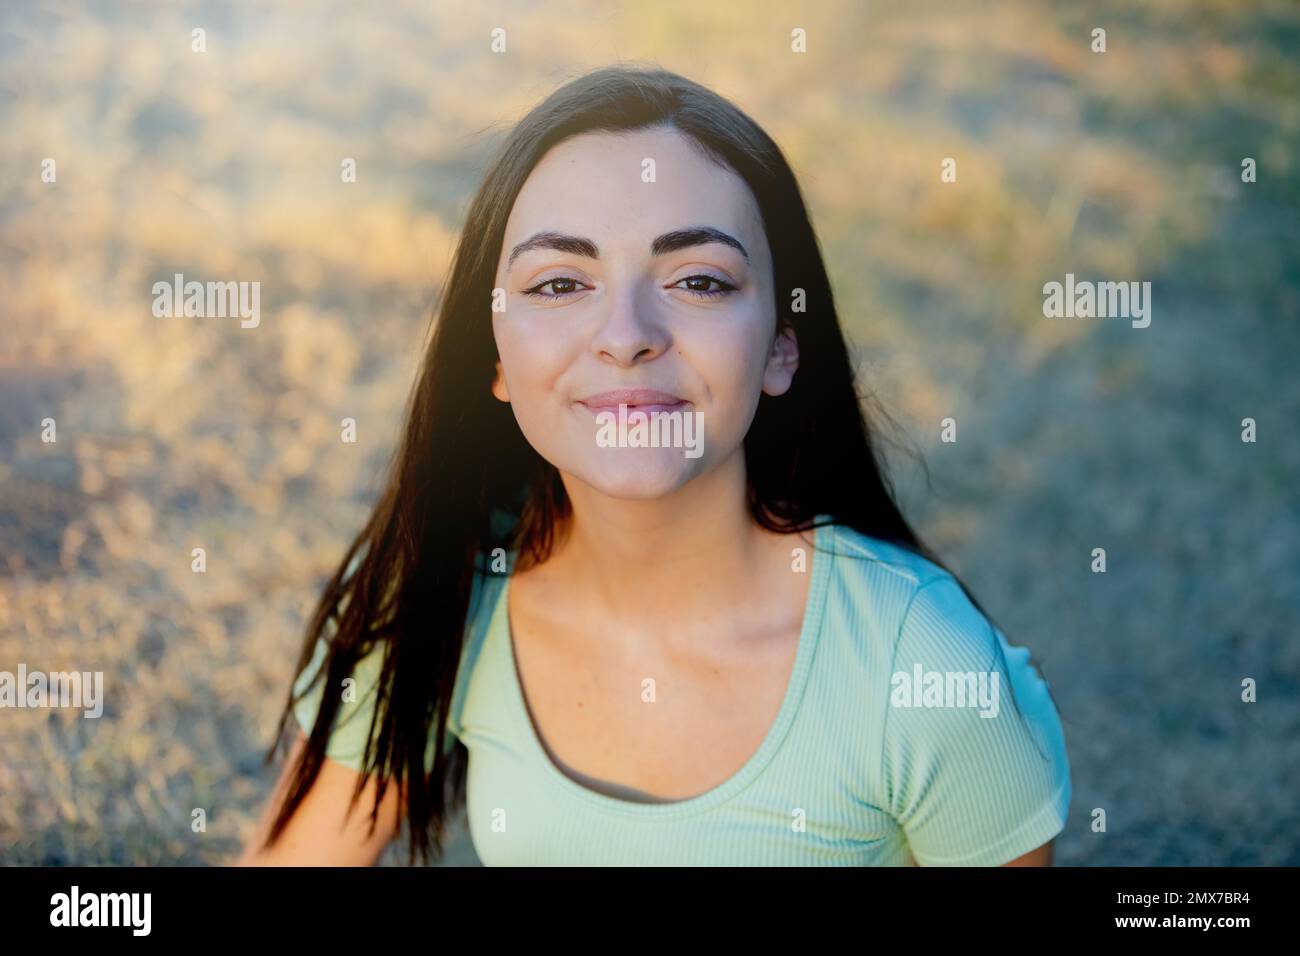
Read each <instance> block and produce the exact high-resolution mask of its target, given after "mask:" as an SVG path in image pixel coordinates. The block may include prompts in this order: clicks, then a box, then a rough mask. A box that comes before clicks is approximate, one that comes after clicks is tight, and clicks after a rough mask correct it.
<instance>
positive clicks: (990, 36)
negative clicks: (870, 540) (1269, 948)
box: [0, 0, 1300, 865]
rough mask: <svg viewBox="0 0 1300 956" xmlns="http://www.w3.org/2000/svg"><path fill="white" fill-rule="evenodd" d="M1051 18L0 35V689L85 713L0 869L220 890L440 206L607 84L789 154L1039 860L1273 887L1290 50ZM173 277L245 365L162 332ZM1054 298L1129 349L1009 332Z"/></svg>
mask: <svg viewBox="0 0 1300 956" xmlns="http://www.w3.org/2000/svg"><path fill="white" fill-rule="evenodd" d="M1082 6H1083V5H1076V4H1069V3H1056V4H1050V3H1026V2H1004V3H1000V4H997V5H996V9H992V10H988V9H984V7H983V5H978V6H977V5H968V4H958V3H951V4H943V5H939V4H934V5H928V4H913V3H907V4H902V3H900V4H884V3H870V4H864V3H847V2H846V3H818V4H800V3H730V2H725V3H698V2H657V3H654V4H627V5H617V8H616V5H612V4H606V3H600V2H590V3H579V2H573V3H546V4H537V3H526V2H519V3H513V4H512V3H499V4H492V5H485V6H484V7H483V8H480V5H473V4H470V5H464V4H452V3H438V2H433V3H431V2H409V3H385V4H382V5H380V6H375V7H374V8H373V9H368V10H367V12H366V13H365V14H364V15H361V16H357V15H353V14H350V13H348V12H347V8H346V7H345V6H342V5H340V6H338V7H337V8H336V9H335V10H334V11H333V12H329V10H328V8H326V9H322V8H321V5H318V4H315V3H308V2H301V3H280V4H276V5H275V9H274V10H272V9H270V5H262V4H251V3H250V4H226V3H193V4H167V5H165V9H155V5H154V4H143V3H141V4H132V3H121V4H113V3H84V4H80V3H45V4H40V3H30V4H29V3H11V4H4V5H2V6H0V127H2V128H3V130H4V136H3V138H2V139H0V670H15V669H16V668H17V665H18V664H19V663H20V662H22V663H25V664H26V666H27V667H28V668H33V669H36V668H39V669H42V670H47V671H55V670H77V671H91V672H93V671H102V672H103V673H104V693H105V700H104V713H103V716H102V718H100V719H97V720H91V719H83V718H82V717H81V716H80V712H79V711H74V710H68V709H52V710H20V709H14V710H4V711H0V862H3V863H10V864H71V863H78V864H99V863H106V864H108V863H111V864H212V863H219V862H222V861H224V860H226V859H228V858H229V857H230V856H231V855H232V854H233V853H235V852H236V851H237V850H238V848H239V846H240V845H241V844H242V842H243V841H244V840H245V839H246V838H247V837H248V835H249V834H250V832H251V829H252V826H253V823H254V820H255V814H256V813H257V812H258V811H259V810H260V807H261V804H262V802H263V800H264V798H265V796H266V794H267V793H268V792H269V788H270V786H271V784H272V782H273V780H274V776H275V773H276V771H277V770H278V767H276V766H274V765H272V766H267V765H264V764H263V761H262V758H263V756H264V753H265V751H266V749H267V748H268V747H269V745H270V744H271V742H272V740H273V735H274V730H275V726H276V722H277V719H278V717H279V714H280V711H281V709H282V707H283V706H284V704H285V702H286V696H287V693H288V688H289V682H290V679H291V677H292V676H293V674H292V671H293V665H294V663H295V660H296V657H297V654H298V650H299V648H300V645H301V640H302V629H303V627H304V625H305V623H306V620H305V615H306V614H307V612H308V610H309V609H310V607H311V605H312V604H313V602H314V600H315V598H316V596H317V594H318V591H319V588H320V587H321V585H322V584H323V582H324V580H325V577H326V576H327V575H328V574H329V573H330V572H331V571H332V570H333V569H334V567H335V566H336V565H337V563H338V561H339V559H340V557H341V556H342V553H343V549H344V547H345V546H346V544H347V543H348V541H349V539H350V537H351V535H352V534H353V533H355V531H356V530H357V529H358V528H359V527H360V524H361V522H362V521H363V519H364V517H365V515H366V513H367V510H368V507H369V505H370V503H371V502H372V501H373V497H374V495H375V493H376V491H377V489H378V487H379V479H380V476H381V474H382V470H383V468H384V466H385V464H386V462H387V460H388V457H389V454H390V452H391V450H392V447H393V442H394V440H395V437H396V435H397V431H398V428H399V425H400V421H401V415H402V412H403V406H404V403H405V401H406V398H407V395H408V390H409V388H410V385H411V382H412V377H413V375H414V371H415V363H416V361H417V360H418V358H419V355H420V352H421V347H422V345H423V343H424V341H425V337H426V334H427V331H428V326H429V322H430V317H431V310H432V306H433V303H434V302H435V300H436V297H437V294H438V291H439V289H440V287H441V283H442V282H443V281H444V279H445V275H446V269H447V267H448V265H449V261H450V257H451V253H452V251H453V249H454V244H455V241H456V237H457V235H458V232H459V229H460V226H461V223H462V217H463V215H464V211H465V209H466V206H467V204H468V201H469V198H470V196H471V194H472V191H473V189H474V188H475V185H476V183H477V180H478V177H479V175H480V173H481V171H482V169H483V167H484V165H485V164H486V162H487V160H488V158H489V156H490V155H491V152H492V150H493V148H494V147H495V145H496V144H497V143H498V142H499V141H500V139H501V137H502V136H503V135H504V133H505V131H506V130H508V129H509V128H510V125H511V124H512V123H513V122H514V121H515V120H516V119H518V118H519V117H520V116H521V115H522V114H523V113H524V112H525V111H526V110H527V109H528V108H530V107H531V106H532V105H533V104H534V103H536V102H537V101H538V100H539V99H540V98H541V97H543V96H544V95H545V94H546V93H548V92H549V91H550V90H552V89H553V88H554V87H556V86H557V85H559V84H560V83H562V82H563V81H564V80H566V79H568V78H570V77H572V76H574V75H577V74H579V73H581V72H584V71H586V70H587V69H590V68H593V67H596V66H600V65H604V64H606V63H610V62H615V61H625V62H635V63H639V64H650V63H655V64H659V65H662V66H664V67H667V68H669V69H673V70H676V71H678V72H682V73H684V74H686V75H688V76H690V77H692V78H694V79H697V80H700V81H702V82H704V83H706V84H708V85H710V86H712V87H714V88H715V89H717V90H718V91H720V92H722V93H723V94H724V95H727V96H728V97H730V98H731V99H733V100H734V101H736V102H737V103H738V104H739V105H740V106H741V107H742V108H744V109H745V110H746V111H747V112H749V113H750V114H751V115H752V116H754V117H755V118H756V119H757V120H758V122H759V123H760V124H762V125H763V126H764V127H765V128H766V129H768V131H769V132H770V133H771V134H772V135H773V136H774V138H775V139H776V140H777V142H778V143H780V144H781V146H782V148H783V149H784V150H785V152H786V154H787V156H788V157H789V158H790V161H791V163H792V165H793V166H794V168H795V170H796V173H797V174H798V175H799V177H800V181H801V184H802V186H803V189H804V191H805V195H806V197H807V199H808V201H809V203H810V206H811V208H812V211H813V215H814V222H815V225H816V226H817V228H818V231H819V235H820V238H821V242H822V248H823V253H824V255H825V256H826V258H827V261H828V264H829V266H830V269H831V276H832V280H833V282H834V284H835V291H836V301H837V306H838V309H839V312H840V318H841V321H842V322H843V324H844V326H845V329H846V332H847V333H848V335H849V336H850V338H851V339H852V341H853V343H854V345H855V348H856V356H857V360H858V362H859V365H860V368H861V388H862V391H863V393H864V394H868V393H869V394H871V395H873V396H874V398H875V400H876V401H877V402H878V403H879V404H880V406H881V407H882V408H883V409H884V410H885V411H887V412H888V415H889V416H890V419H891V420H892V422H893V424H892V425H891V424H890V422H889V421H885V423H884V424H885V426H886V433H885V435H886V437H887V438H888V439H889V442H890V444H889V446H888V448H889V453H890V460H891V462H892V463H893V465H894V474H895V478H896V482H897V487H898V492H899V494H900V496H901V498H902V500H903V504H904V509H905V511H906V512H907V514H908V515H909V517H910V518H911V519H912V520H913V521H914V523H915V525H916V526H917V528H918V530H919V531H920V533H921V534H922V536H923V537H925V538H926V539H927V540H928V541H929V543H930V544H931V545H932V546H933V547H934V548H935V549H936V550H937V551H939V553H940V554H941V555H943V556H944V558H945V559H946V560H947V561H949V563H950V564H951V565H952V566H953V568H954V570H956V571H957V572H958V573H959V574H960V575H961V576H962V577H963V579H964V580H966V581H967V583H968V584H970V586H971V587H972V590H973V591H974V592H975V593H976V594H977V595H978V596H979V598H980V601H981V603H982V604H983V605H984V606H985V607H987V608H988V609H989V611H990V612H991V613H992V614H993V615H994V616H995V617H996V618H997V620H998V622H999V624H1000V626H1001V627H1002V629H1003V630H1004V631H1005V633H1006V634H1007V636H1008V638H1009V639H1010V640H1011V641H1012V642H1013V643H1021V644H1026V645H1028V646H1030V647H1031V649H1032V650H1033V654H1034V658H1035V660H1036V661H1037V662H1039V663H1040V665H1041V667H1042V671H1043V674H1044V676H1045V677H1046V678H1047V679H1048V681H1049V682H1050V684H1051V687H1052V692H1053V695H1054V697H1055V699H1056V701H1057V702H1058V704H1059V706H1060V709H1061V715H1062V721H1063V726H1064V728H1065V733H1066V739H1067V744H1068V746H1069V754H1070V759H1071V773H1072V777H1073V781H1074V802H1073V804H1072V806H1071V814H1070V820H1069V822H1068V824H1067V826H1066V829H1065V831H1064V832H1063V833H1062V834H1061V835H1060V837H1059V838H1058V841H1057V862H1058V863H1059V864H1064V865H1128V864H1160V865H1164V864H1169V865H1182V864H1204V865H1209V864H1232V865H1239V864H1263V863H1271V864H1292V865H1295V864H1300V847H1298V842H1300V841H1298V839H1297V835H1298V834H1300V804H1298V803H1297V799H1296V795H1297V793H1300V706H1297V704H1298V703H1300V640H1298V639H1297V635H1298V634H1300V544H1298V542H1300V494H1297V475H1298V474H1300V441H1297V428H1298V426H1300V376H1298V375H1297V374H1296V368H1297V364H1296V356H1297V355H1300V324H1298V323H1300V176H1298V166H1300V55H1298V54H1300V9H1298V8H1297V7H1296V6H1295V5H1293V4H1290V3H1281V2H1279V3H1273V4H1268V3H1263V4H1248V3H1240V2H1229V0H1223V2H1209V0H1203V2H1184V3H1178V4H1147V5H1142V6H1140V7H1139V6H1137V5H1134V4H1130V3H1113V4H1089V5H1087V6H1088V7H1089V10H1088V11H1087V12H1086V13H1085V12H1084V11H1083V10H1082V9H1081V7H1082ZM157 7H159V8H161V7H163V5H161V4H159V5H157ZM1098 26H1100V27H1104V28H1106V30H1107V50H1106V52H1104V53H1094V52H1093V51H1092V50H1091V49H1090V42H1091V41H1090V32H1091V30H1092V29H1093V28H1094V27H1098ZM196 27H197V28H202V29H204V30H205V31H206V52H203V53H196V52H193V51H192V49H191V40H192V34H191V31H192V30H193V29H194V28H196ZM495 27H503V28H505V29H506V31H507V37H508V45H507V49H506V52H504V53H494V52H492V50H491V48H490V42H491V36H490V34H491V31H492V30H493V28H495ZM795 28H802V29H804V30H806V31H807V52H806V53H801V54H800V53H794V52H792V51H791V30H792V29H795ZM1247 157H1249V158H1252V159H1253V160H1254V161H1255V165H1256V169H1257V172H1256V177H1257V178H1256V181H1254V182H1243V181H1242V161H1243V159H1245V158H1247ZM349 158H350V159H353V160H355V163H356V170H357V175H356V181H355V182H344V181H343V178H342V177H341V175H340V168H341V163H343V161H344V160H345V159H349ZM945 158H954V159H955V160H956V172H957V176H956V181H955V182H944V181H942V180H941V176H940V171H941V163H942V161H943V160H944V159H945ZM47 159H52V160H54V163H55V165H54V169H55V170H56V172H57V178H56V179H55V180H54V181H52V182H50V181H45V178H44V177H43V176H42V170H43V168H45V167H44V165H43V164H44V161H45V160H47ZM177 273H180V274H183V275H184V276H185V277H186V279H198V280H200V281H203V280H208V279H238V280H246V281H250V282H251V281H257V282H260V288H261V301H260V308H261V319H260V323H259V324H257V325H256V327H243V325H241V322H240V320H239V319H238V318H220V317H207V318H195V317H190V318H183V317H180V318H172V317H157V316H155V315H154V314H153V311H152V310H151V303H152V301H153V293H152V292H151V288H152V286H153V284H154V283H155V282H157V281H160V280H161V281H165V282H171V280H172V277H173V276H174V275H175V274H177ZM1067 273H1072V274H1074V275H1076V276H1080V277H1083V276H1087V277H1091V278H1103V277H1104V278H1114V279H1118V280H1143V281H1149V282H1150V283H1151V289H1152V309H1151V324H1150V325H1149V327H1147V328H1142V329H1139V328H1134V327H1132V326H1131V325H1130V324H1129V323H1128V322H1127V321H1115V320H1103V319H1096V318H1093V319H1054V318H1047V317H1045V316H1044V315H1043V285H1044V283H1046V282H1049V281H1053V280H1056V281H1060V280H1062V279H1063V277H1064V276H1065V275H1066V274H1067ZM486 320H487V316H486V315H485V321H486ZM949 417H951V418H953V419H954V420H955V421H956V422H957V441H956V442H943V441H941V440H940V434H941V427H942V426H941V422H942V421H943V420H944V419H945V418H949ZM1247 417H1249V418H1252V419H1254V420H1255V422H1256V423H1257V428H1258V439H1257V441H1256V442H1254V443H1243V442H1242V440H1241V432H1242V420H1243V419H1244V418H1247ZM344 418H352V419H354V420H355V422H356V433H357V441H356V442H355V443H346V442H342V441H341V440H340V422H341V420H343V419H344ZM45 419H53V420H54V422H55V423H56V428H57V433H56V434H57V439H56V440H55V441H52V442H51V441H47V440H43V438H42V432H43V425H42V422H43V420H45ZM1097 547H1104V548H1105V549H1106V551H1107V555H1108V570H1107V573H1105V574H1094V573H1093V572H1092V571H1091V570H1090V562H1091V560H1092V558H1091V553H1092V551H1093V549H1094V548H1097ZM195 548H202V549H203V550H204V553H205V555H206V572H205V573H202V574H196V573H194V572H193V571H192V570H191V564H192V552H193V549H195ZM1245 678H1253V679H1254V680H1255V681H1256V683H1257V686H1258V698H1259V699H1258V702H1257V703H1254V704H1245V703H1243V702H1242V701H1241V699H1240V696H1241V681H1242V680H1243V679H1245ZM1094 808H1104V809H1105V811H1106V815H1107V820H1108V825H1107V831H1106V832H1105V833H1097V832H1093V830H1092V828H1091V826H1090V824H1091V822H1092V813H1093V810H1094ZM195 809H202V810H203V811H204V814H205V815H206V830H205V831H204V832H194V830H193V829H192V827H191V821H192V819H193V813H194V811H195ZM401 851H402V846H401V844H400V842H399V843H396V844H395V845H394V847H393V848H391V851H390V854H389V855H388V856H387V857H386V858H385V862H386V863H389V864H392V863H400V862H404V860H405V857H404V856H403V855H402V852H401ZM447 862H449V863H460V864H463V863H473V862H475V856H474V853H473V849H472V847H471V846H470V843H469V840H468V838H467V837H465V836H463V835H462V836H461V837H460V838H458V839H457V840H456V841H454V843H453V845H452V848H451V851H450V853H449V855H448V857H447Z"/></svg>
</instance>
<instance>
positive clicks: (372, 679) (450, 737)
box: [293, 559, 456, 772]
mask: <svg viewBox="0 0 1300 956" xmlns="http://www.w3.org/2000/svg"><path fill="white" fill-rule="evenodd" d="M358 560H359V559H358ZM358 560H354V561H353V563H352V564H351V565H350V566H349V568H348V572H347V573H348V574H349V575H350V574H351V573H352V571H353V570H355V567H356V565H357V563H358ZM345 600H346V599H345ZM336 626H337V625H336V621H335V619H334V618H330V619H329V620H328V621H327V622H326V624H325V627H324V628H323V629H322V631H321V635H320V637H319V638H317V641H316V646H315V648H314V650H313V652H312V659H311V661H310V662H309V663H308V665H307V666H306V667H305V668H303V671H302V673H300V674H299V675H298V678H297V679H296V680H295V681H294V685H293V692H294V696H295V697H297V695H299V694H301V693H303V692H304V691H306V693H305V694H304V695H303V697H302V698H301V699H299V700H298V701H297V702H296V703H295V704H294V716H295V718H296V719H297V721H298V724H299V726H301V727H302V729H303V732H304V733H306V734H310V733H311V729H312V726H313V725H314V724H315V723H316V714H317V713H318V712H319V711H320V705H321V700H322V697H323V696H324V694H325V693H326V690H327V688H326V687H325V681H324V680H323V679H322V680H320V681H317V682H316V683H315V684H314V686H311V687H310V690H308V687H309V685H312V682H313V680H314V678H315V676H316V674H317V672H318V671H319V670H320V669H321V667H322V666H324V663H325V658H326V652H327V651H328V645H329V641H330V639H331V638H332V637H333V635H334V632H335V629H336ZM384 651H385V645H384V644H383V643H376V644H375V646H374V647H373V648H372V649H371V650H370V651H369V652H368V653H366V654H365V655H364V656H363V657H362V658H361V660H359V661H358V662H357V664H356V666H355V667H354V668H353V670H352V674H351V677H352V679H353V680H354V681H355V685H354V686H353V688H352V693H350V694H348V697H349V698H352V699H343V700H342V703H340V705H339V709H338V713H337V714H336V715H335V718H334V727H333V730H332V732H331V734H330V738H329V743H328V744H327V745H326V748H325V756H327V757H329V758H330V759H331V760H333V761H335V762H336V763H340V764H342V765H343V766H345V767H349V768H351V769H352V770H356V771H358V772H359V771H360V770H361V768H362V766H363V761H364V757H365V752H366V742H367V739H368V736H369V733H370V723H371V719H372V717H373V716H374V710H375V701H376V699H377V694H376V688H377V686H378V683H379V677H380V675H381V673H382V671H383V664H384ZM329 692H330V693H336V694H338V695H340V697H341V698H342V696H343V694H344V692H345V690H344V686H343V685H342V684H340V685H339V686H338V687H333V688H329ZM455 743H456V730H455V726H454V723H453V722H452V721H451V720H449V721H448V724H447V733H446V734H445V735H444V737H443V752H444V753H447V752H450V751H451V749H452V747H453V746H454V745H455ZM433 747H434V740H433V736H432V735H431V736H430V740H429V744H428V748H427V751H426V763H427V765H428V766H429V767H432V766H433Z"/></svg>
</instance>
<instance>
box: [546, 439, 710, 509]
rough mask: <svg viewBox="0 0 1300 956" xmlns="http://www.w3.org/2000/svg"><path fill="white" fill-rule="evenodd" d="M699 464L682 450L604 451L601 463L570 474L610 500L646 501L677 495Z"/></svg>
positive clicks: (590, 463) (629, 449)
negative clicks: (687, 456)
mask: <svg viewBox="0 0 1300 956" xmlns="http://www.w3.org/2000/svg"><path fill="white" fill-rule="evenodd" d="M700 461H701V459H699V458H686V457H685V456H684V455H683V454H682V451H681V449H680V448H618V449H603V450H602V451H601V455H600V460H598V461H589V462H584V467H581V468H577V469H573V470H572V471H571V473H572V474H574V475H575V476H576V477H577V478H579V479H581V480H582V481H583V482H584V483H586V484H587V485H589V486H591V488H593V489H594V490H596V491H598V492H600V493H601V494H603V495H608V496H609V497H611V498H625V499H629V500H646V499H653V498H662V497H664V496H666V495H670V494H672V493H673V492H674V491H677V489H679V488H681V487H682V485H684V484H686V483H687V482H688V481H690V480H691V479H692V478H694V477H695V476H696V475H697V474H698V473H699V471H700Z"/></svg>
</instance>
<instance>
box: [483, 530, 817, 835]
mask: <svg viewBox="0 0 1300 956" xmlns="http://www.w3.org/2000/svg"><path fill="white" fill-rule="evenodd" d="M823 517H824V516H818V517H817V518H816V519H815V520H817V521H821V520H822V518H823ZM812 530H813V548H812V551H813V554H812V568H811V569H810V571H809V574H811V576H812V577H811V580H810V581H809V582H808V596H807V598H806V600H805V602H804V614H803V621H802V623H801V625H800V630H799V642H798V648H797V649H796V651H795V660H794V666H793V667H792V668H791V671H790V677H789V679H788V682H787V684H786V689H785V695H784V697H783V698H782V699H781V706H780V708H779V709H778V710H777V714H776V717H775V718H774V719H773V721H772V724H771V726H769V727H768V730H767V734H766V735H765V736H764V737H763V741H762V743H760V744H759V745H758V749H756V750H755V751H754V752H753V753H752V754H751V755H750V757H749V759H748V760H747V761H745V763H744V764H743V765H742V766H741V768H740V769H739V770H737V771H736V772H735V773H733V774H732V775H731V776H730V777H728V778H727V779H726V780H724V781H722V782H721V783H719V784H718V785H717V786H715V787H712V788H711V789H709V790H706V791H704V792H703V793H699V794H696V795H695V796H693V797H689V798H687V799H685V800H671V801H668V802H666V803H642V802H640V801H636V800H624V799H621V798H619V797H612V796H610V795H609V794H605V793H601V792H600V791H597V790H593V789H591V788H590V787H587V786H586V785H584V784H581V783H579V782H578V781H576V780H574V779H573V778H572V777H570V776H569V775H568V774H566V773H565V772H564V771H562V770H561V769H560V768H559V767H558V766H556V764H555V762H554V761H552V760H551V756H550V754H549V753H547V751H546V748H545V747H544V746H543V745H542V741H541V738H540V736H539V734H538V732H537V728H536V727H534V726H533V721H532V717H531V715H530V714H529V712H528V703H527V699H526V697H525V696H524V690H523V681H522V680H520V677H519V668H518V664H517V662H516V660H515V652H514V636H513V631H512V629H511V626H510V613H509V611H510V607H509V593H510V579H511V578H512V577H513V576H514V572H513V570H511V571H510V572H509V573H507V574H506V575H504V580H503V581H502V584H501V587H500V589H499V590H498V592H497V597H496V604H495V607H494V608H493V613H492V618H493V619H492V623H491V632H492V633H494V634H496V635H497V636H498V637H499V638H500V639H499V640H498V642H497V643H498V648H497V653H502V654H505V656H506V662H505V665H504V667H505V673H506V680H507V682H508V683H509V685H510V686H509V689H508V695H509V697H510V703H509V706H510V709H511V711H512V712H513V716H514V718H515V719H516V720H517V721H518V722H519V725H520V727H521V729H522V730H523V733H524V736H525V739H526V740H527V747H528V756H529V757H530V759H532V761H533V762H534V763H537V764H539V765H540V766H541V767H542V772H543V773H544V774H545V776H546V778H547V780H548V781H550V782H552V783H554V784H556V785H558V786H559V787H560V788H561V789H563V790H565V791H567V792H568V793H570V794H572V795H573V796H576V797H578V798H579V799H581V800H584V801H586V802H587V803H589V804H592V805H593V806H596V807H599V808H601V809H604V810H608V811H612V812H614V813H621V814H627V815H632V816H643V817H671V816H680V815H685V814H691V813H698V812H701V811H704V810H708V809H710V808H712V807H715V806H717V805H718V804H721V803H723V802H724V801H726V800H729V799H731V798H732V797H733V796H735V795H736V794H737V793H739V792H740V791H742V790H743V789H745V787H747V786H749V785H750V784H751V783H753V781H754V779H755V778H756V777H757V776H758V775H759V774H760V773H762V772H763V770H764V769H765V768H766V767H767V765H768V763H770V762H771V760H772V758H773V757H774V756H775V755H776V752H777V751H778V750H779V749H780V747H781V744H782V742H783V741H784V740H785V737H786V734H787V733H788V732H789V730H790V727H791V725H792V724H793V723H794V719H795V716H796V715H797V714H798V711H799V705H800V703H801V702H802V700H803V692H804V688H805V687H806V686H807V683H808V675H809V673H810V672H811V670H812V662H813V656H814V653H815V651H816V648H817V641H818V638H819V636H820V634H821V622H822V616H823V614H822V612H823V609H824V607H825V598H826V583H827V581H828V579H829V577H830V566H829V564H830V559H831V557H832V553H833V552H832V549H831V548H829V547H828V543H829V542H828V541H827V537H828V535H829V533H830V530H829V525H823V524H818V525H817V526H816V527H815V528H813V529H812ZM514 557H515V555H514V554H513V553H512V554H511V559H512V560H511V563H510V567H511V568H512V569H513V567H514V561H513V558H514Z"/></svg>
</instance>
